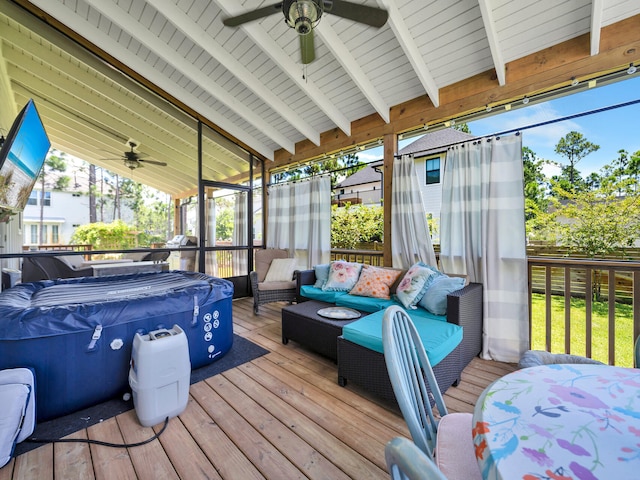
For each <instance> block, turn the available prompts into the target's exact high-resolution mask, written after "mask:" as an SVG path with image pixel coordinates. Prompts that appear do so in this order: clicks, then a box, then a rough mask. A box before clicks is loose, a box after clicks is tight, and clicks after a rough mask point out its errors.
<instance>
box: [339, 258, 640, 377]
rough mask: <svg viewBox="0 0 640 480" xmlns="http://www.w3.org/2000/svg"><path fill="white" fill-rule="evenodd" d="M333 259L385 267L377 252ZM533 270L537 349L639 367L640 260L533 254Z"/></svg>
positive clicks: (534, 341) (531, 287) (532, 307)
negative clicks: (635, 345) (636, 362)
mask: <svg viewBox="0 0 640 480" xmlns="http://www.w3.org/2000/svg"><path fill="white" fill-rule="evenodd" d="M436 250H438V249H436ZM565 254H566V253H565ZM632 258H633V256H632ZM331 260H346V261H351V262H360V263H364V264H368V265H374V266H382V265H383V260H382V252H380V251H373V250H343V249H333V250H332V251H331ZM528 272H529V274H528V283H529V333H530V339H531V345H530V346H531V348H534V349H541V350H547V351H550V352H553V353H573V354H577V355H583V356H586V357H589V358H596V359H597V360H600V361H602V362H605V363H609V364H611V365H620V366H626V367H630V366H633V343H634V340H635V339H636V338H637V337H638V336H639V335H640V261H638V260H616V259H606V260H593V259H587V258H566V257H549V256H546V257H542V256H529V257H528ZM534 300H535V301H534ZM603 310H604V314H601V313H602V311H603ZM558 316H561V318H558Z"/></svg>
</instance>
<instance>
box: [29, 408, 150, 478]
mask: <svg viewBox="0 0 640 480" xmlns="http://www.w3.org/2000/svg"><path fill="white" fill-rule="evenodd" d="M87 433H88V437H89V438H90V439H92V440H100V441H102V442H109V443H124V438H122V434H121V433H120V429H119V428H118V421H117V419H116V418H115V417H114V418H110V419H108V420H105V421H103V422H100V423H96V424H95V425H93V426H91V427H89V428H88V429H87ZM91 459H92V460H93V469H94V472H95V474H96V480H110V479H113V478H117V479H118V480H129V479H135V478H138V477H137V475H136V471H135V469H134V468H133V463H132V462H131V458H130V457H129V454H128V452H127V450H126V449H124V448H111V447H106V446H103V445H95V444H91ZM33 478H39V477H33Z"/></svg>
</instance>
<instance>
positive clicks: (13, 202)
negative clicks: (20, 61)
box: [0, 100, 51, 217]
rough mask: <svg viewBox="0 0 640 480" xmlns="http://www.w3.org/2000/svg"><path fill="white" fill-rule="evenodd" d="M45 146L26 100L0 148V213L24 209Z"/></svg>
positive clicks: (38, 122)
mask: <svg viewBox="0 0 640 480" xmlns="http://www.w3.org/2000/svg"><path fill="white" fill-rule="evenodd" d="M49 147H51V142H50V141H49V137H47V132H46V131H45V129H44V126H43V125H42V120H41V119H40V115H39V114H38V110H37V109H36V105H35V103H33V100H29V102H27V104H26V105H25V107H24V108H23V109H22V110H21V111H20V113H19V114H18V116H17V117H16V119H15V121H14V122H13V125H12V126H11V130H9V133H8V134H7V138H6V139H5V141H4V143H3V144H2V148H0V216H3V217H4V216H5V215H6V214H7V213H16V212H21V211H22V210H24V207H25V205H26V204H27V200H29V195H30V194H31V190H32V189H33V185H34V184H35V182H36V180H37V178H38V175H39V174H40V169H41V168H42V165H43V163H44V160H45V158H46V156H47V153H48V152H49Z"/></svg>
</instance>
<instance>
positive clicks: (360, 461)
mask: <svg viewBox="0 0 640 480" xmlns="http://www.w3.org/2000/svg"><path fill="white" fill-rule="evenodd" d="M281 308H282V304H269V305H266V306H263V307H261V314H260V315H258V316H256V315H254V314H253V310H252V300H250V299H241V300H236V301H234V304H233V315H234V331H235V333H237V334H238V335H241V336H244V337H246V338H248V339H250V340H252V341H253V342H255V343H257V344H259V345H262V346H263V347H265V348H266V349H268V350H269V351H270V353H269V354H267V355H265V356H263V357H260V358H258V359H256V360H254V361H252V362H249V363H246V364H244V365H241V366H239V367H236V368H234V369H231V370H228V371H227V372H225V373H222V374H219V375H216V376H214V377H211V378H209V379H207V380H205V381H202V382H200V383H197V384H194V385H192V386H191V389H190V399H189V404H188V406H187V409H186V410H185V411H184V412H183V414H182V415H180V416H179V417H178V418H174V419H172V420H171V421H170V422H169V425H168V428H167V430H166V431H165V432H164V433H163V434H162V436H161V437H160V438H159V441H153V442H151V443H149V444H147V445H144V446H141V447H136V448H132V449H115V448H109V447H104V446H96V445H91V446H89V445H87V444H75V443H74V444H60V443H58V444H55V445H45V446H42V447H39V448H37V449H36V450H32V451H31V452H28V453H25V454H23V455H20V456H19V457H17V458H14V459H13V460H12V461H11V462H10V463H8V464H7V465H6V466H5V467H3V468H2V469H0V480H9V479H38V480H45V479H83V480H85V479H92V478H95V479H99V480H102V479H105V480H106V479H117V480H125V479H134V478H141V479H153V480H157V479H165V478H167V479H170V478H182V479H188V480H193V479H214V478H223V479H243V480H245V479H253V478H267V479H285V478H286V479H292V478H314V479H315V478H326V479H341V478H356V479H375V478H388V474H387V471H386V467H385V462H384V445H385V444H386V442H388V441H389V440H390V439H391V438H393V437H394V436H397V435H404V436H409V433H408V430H407V428H406V426H405V424H404V421H403V419H402V417H401V416H400V415H399V413H398V411H396V410H394V409H393V408H391V407H390V406H389V405H384V404H381V403H379V402H377V401H375V399H372V398H368V396H367V395H366V394H365V393H363V392H361V391H359V390H358V389H357V388H355V387H354V386H351V385H349V386H347V387H346V388H342V387H340V386H338V384H337V383H336V375H337V368H336V365H335V364H334V363H332V362H331V361H329V360H327V359H325V358H323V357H321V356H318V355H315V354H313V353H312V352H310V351H308V350H305V349H304V348H302V347H300V346H298V345H297V344H296V343H295V342H293V341H291V342H289V344H288V345H286V346H285V345H282V343H281V341H280V310H281ZM513 369H514V366H513V365H508V364H501V363H497V362H491V361H485V360H480V359H475V360H473V362H472V363H471V364H470V365H469V366H468V367H467V368H466V369H465V371H464V372H463V376H462V382H461V384H460V386H458V387H455V388H454V387H452V388H450V389H449V390H448V392H447V394H446V398H445V401H446V402H447V406H448V407H449V409H450V411H462V412H471V411H472V410H473V405H474V403H475V400H476V398H477V397H478V395H479V394H480V393H481V392H482V390H483V389H484V388H485V387H486V386H487V385H488V384H489V383H490V382H491V381H493V380H494V379H496V378H498V377H500V376H502V375H504V374H506V373H507V372H510V371H512V370H513ZM159 429H160V428H159V426H158V427H154V430H156V431H158V430H159ZM151 435H153V432H152V429H151V428H144V427H141V426H140V425H139V424H138V422H137V419H136V417H135V413H134V411H129V412H127V413H123V414H121V415H119V416H117V417H115V418H112V419H109V420H105V421H104V422H102V423H99V424H97V425H95V426H93V427H90V428H88V429H86V430H84V431H80V432H77V433H76V434H73V435H71V437H80V438H93V439H100V440H103V441H109V442H115V443H122V442H137V441H141V440H144V439H146V438H148V437H149V436H151Z"/></svg>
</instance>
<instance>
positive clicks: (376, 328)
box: [342, 310, 462, 367]
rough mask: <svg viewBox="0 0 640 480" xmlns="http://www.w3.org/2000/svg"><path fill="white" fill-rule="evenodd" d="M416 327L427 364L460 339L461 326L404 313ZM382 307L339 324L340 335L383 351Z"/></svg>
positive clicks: (447, 352)
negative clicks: (343, 324)
mask: <svg viewBox="0 0 640 480" xmlns="http://www.w3.org/2000/svg"><path fill="white" fill-rule="evenodd" d="M407 313H409V316H410V317H411V319H412V320H413V323H414V324H415V326H416V329H417V330H418V334H419V335H420V338H421V339H422V343H423V344H424V349H425V350H426V352H427V357H428V358H429V361H430V362H431V366H432V367H433V366H435V365H437V364H438V363H440V362H441V361H442V360H443V359H444V358H445V357H446V356H447V355H449V354H450V353H451V352H452V351H453V350H454V349H455V348H456V346H458V344H460V342H462V327H460V326H459V325H454V324H452V323H447V322H443V321H441V320H436V319H433V318H426V317H424V316H422V315H414V311H413V310H412V311H410V312H407ZM383 317H384V310H381V311H379V312H375V313H372V314H371V315H367V316H366V317H364V318H361V319H360V320H356V321H355V322H352V323H349V324H348V325H345V326H344V327H342V336H343V337H344V338H345V339H346V340H349V341H350V342H353V343H356V344H358V345H361V346H363V347H365V348H368V349H370V350H374V351H376V352H378V353H383V352H384V350H383V347H382V318H383Z"/></svg>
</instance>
